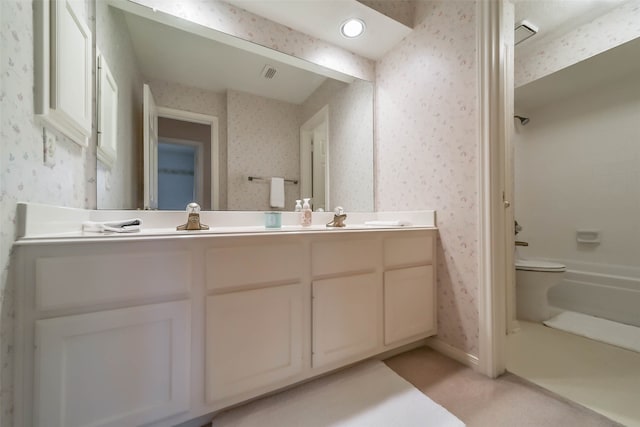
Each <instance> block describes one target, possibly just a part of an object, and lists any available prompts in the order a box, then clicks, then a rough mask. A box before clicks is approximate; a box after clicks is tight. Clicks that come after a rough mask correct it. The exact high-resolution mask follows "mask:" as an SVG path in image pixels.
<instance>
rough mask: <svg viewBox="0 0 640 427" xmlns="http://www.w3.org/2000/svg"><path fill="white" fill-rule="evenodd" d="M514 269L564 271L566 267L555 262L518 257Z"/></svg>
mask: <svg viewBox="0 0 640 427" xmlns="http://www.w3.org/2000/svg"><path fill="white" fill-rule="evenodd" d="M516 270H525V271H566V270H567V267H566V266H565V265H563V264H558V263H556V262H548V261H540V260H531V259H518V260H516Z"/></svg>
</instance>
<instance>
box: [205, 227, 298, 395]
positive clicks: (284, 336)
mask: <svg viewBox="0 0 640 427" xmlns="http://www.w3.org/2000/svg"><path fill="white" fill-rule="evenodd" d="M306 246H307V245H306V243H305V242H304V241H303V240H301V239H300V238H298V237H293V238H292V236H281V237H279V238H273V237H268V236H265V237H237V238H234V239H219V241H218V242H212V246H210V247H209V248H208V249H207V251H206V277H205V280H206V288H207V297H206V300H207V302H206V328H205V329H206V337H205V341H206V362H205V374H206V401H207V402H208V403H211V404H214V405H216V406H223V405H224V404H225V399H227V398H232V397H234V396H236V397H237V396H243V395H245V394H246V395H247V396H249V395H250V394H251V393H252V392H253V393H255V392H258V391H260V390H267V389H268V388H269V386H271V385H273V384H280V383H282V384H284V383H286V381H287V379H289V378H294V377H295V376H297V375H301V374H302V373H303V372H304V370H305V368H306V363H305V358H308V351H305V348H307V347H308V343H307V341H306V340H307V337H308V335H309V332H308V331H309V321H308V313H309V292H308V284H307V285H305V282H306V281H307V280H306V275H307V274H308V272H307V271H308V258H307V257H306V256H305V252H306ZM247 393H249V394H247Z"/></svg>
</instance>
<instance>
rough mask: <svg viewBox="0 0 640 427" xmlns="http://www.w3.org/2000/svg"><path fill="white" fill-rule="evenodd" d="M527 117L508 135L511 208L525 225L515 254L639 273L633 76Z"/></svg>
mask: <svg viewBox="0 0 640 427" xmlns="http://www.w3.org/2000/svg"><path fill="white" fill-rule="evenodd" d="M576 78H578V76H576ZM538 84H540V85H542V84H544V83H542V82H539V83H538ZM527 114H530V116H531V121H530V122H529V123H528V124H527V125H526V126H518V127H517V128H516V129H517V132H516V133H515V135H514V144H515V154H516V157H515V159H516V163H515V171H516V191H515V196H516V197H515V204H514V206H515V210H516V215H517V219H518V222H519V223H520V224H521V225H522V226H523V227H524V228H523V231H522V232H521V233H520V234H519V235H518V237H519V238H520V239H521V240H525V241H527V242H529V247H527V248H519V251H520V252H521V254H522V255H523V256H526V257H531V258H546V259H555V260H559V261H562V262H565V263H567V264H569V265H571V263H575V262H579V263H586V264H584V265H581V266H578V269H581V270H582V269H590V270H596V271H597V270H598V269H602V268H604V267H605V266H610V268H611V270H612V271H619V274H620V275H623V273H622V271H621V267H630V268H635V269H636V270H637V273H636V274H640V268H639V267H640V266H639V265H638V250H637V248H638V243H637V242H638V241H639V240H640V227H638V225H637V221H638V218H639V217H640V186H639V185H638V183H640V168H639V167H638V164H639V162H640V144H638V121H639V120H640V85H638V75H637V74H634V73H633V71H632V72H631V74H629V75H628V77H626V78H619V79H617V80H616V81H614V82H611V81H609V82H606V83H601V84H599V85H598V86H596V87H593V88H591V89H590V90H588V91H584V92H582V93H579V94H575V95H574V96H571V97H569V98H564V99H553V100H549V102H548V103H546V104H543V105H540V106H539V107H537V108H536V109H534V110H530V111H527ZM576 153H579V155H576ZM569 164H570V165H571V168H567V165H569ZM614 206H615V208H614V209H613V208H612V207H614ZM540 207H544V209H540ZM578 229H586V230H600V233H601V240H602V242H601V243H600V244H599V245H591V244H579V243H577V242H576V231H577V230H578Z"/></svg>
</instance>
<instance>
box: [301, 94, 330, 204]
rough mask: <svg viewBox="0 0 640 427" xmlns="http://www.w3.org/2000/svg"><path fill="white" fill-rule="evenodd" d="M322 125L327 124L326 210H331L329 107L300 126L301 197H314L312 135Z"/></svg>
mask: <svg viewBox="0 0 640 427" xmlns="http://www.w3.org/2000/svg"><path fill="white" fill-rule="evenodd" d="M322 123H325V129H324V131H325V132H326V135H325V151H326V153H325V163H326V166H325V172H324V173H325V175H324V206H325V210H327V209H329V207H330V206H331V203H330V197H329V196H330V191H329V182H330V179H329V171H330V169H331V162H330V150H329V145H330V141H329V105H325V106H324V107H322V108H321V109H320V110H318V112H317V113H315V114H314V115H313V116H311V118H310V119H309V120H307V121H306V122H304V124H303V125H302V126H300V197H305V194H309V195H310V196H309V197H312V195H311V190H312V188H313V187H312V182H313V176H312V171H313V168H312V167H311V162H312V156H311V140H312V138H311V135H312V134H313V131H314V130H315V129H316V128H317V127H318V126H319V125H321V124H322Z"/></svg>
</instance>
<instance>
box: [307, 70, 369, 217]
mask: <svg viewBox="0 0 640 427" xmlns="http://www.w3.org/2000/svg"><path fill="white" fill-rule="evenodd" d="M373 90H374V89H373V84H372V83H371V82H366V81H362V80H356V81H354V82H353V83H351V84H347V83H343V82H339V81H336V80H331V79H327V80H326V81H325V82H324V83H323V84H322V85H321V86H320V87H319V88H318V89H316V91H315V92H314V93H313V94H311V95H310V96H309V98H307V100H305V102H304V103H303V104H302V106H301V107H302V119H301V123H300V124H301V125H302V124H303V123H304V122H306V121H307V120H308V119H310V118H311V117H312V116H313V115H314V114H315V113H317V112H318V111H319V110H320V109H321V108H322V107H324V106H325V105H328V106H329V150H328V152H329V164H330V166H329V174H330V175H329V186H330V188H329V199H330V200H329V201H330V206H329V208H330V209H334V208H335V207H336V206H342V207H343V208H344V209H345V210H346V211H347V212H349V211H351V212H371V211H373V210H374V206H373V196H374V194H373Z"/></svg>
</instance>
